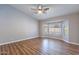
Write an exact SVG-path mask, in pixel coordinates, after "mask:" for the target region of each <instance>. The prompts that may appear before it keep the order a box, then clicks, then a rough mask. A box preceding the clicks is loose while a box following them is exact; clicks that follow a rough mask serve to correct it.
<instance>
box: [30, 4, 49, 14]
mask: <svg viewBox="0 0 79 59" xmlns="http://www.w3.org/2000/svg"><path fill="white" fill-rule="evenodd" d="M31 9H32V10H33V11H34V13H35V14H42V13H46V11H47V10H49V8H45V7H44V6H43V5H41V4H39V5H37V7H36V8H31Z"/></svg>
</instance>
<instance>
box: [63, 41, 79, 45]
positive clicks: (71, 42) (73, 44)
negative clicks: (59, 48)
mask: <svg viewBox="0 0 79 59" xmlns="http://www.w3.org/2000/svg"><path fill="white" fill-rule="evenodd" d="M64 42H66V43H69V44H73V45H79V43H74V42H68V41H64Z"/></svg>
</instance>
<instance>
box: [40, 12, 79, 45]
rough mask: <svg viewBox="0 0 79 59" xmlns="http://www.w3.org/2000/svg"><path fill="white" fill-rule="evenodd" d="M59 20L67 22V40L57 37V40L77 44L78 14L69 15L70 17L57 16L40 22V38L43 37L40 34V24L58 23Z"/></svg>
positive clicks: (78, 36) (78, 38)
mask: <svg viewBox="0 0 79 59" xmlns="http://www.w3.org/2000/svg"><path fill="white" fill-rule="evenodd" d="M60 20H63V21H64V20H68V21H69V39H66V40H64V38H63V37H61V36H60V37H57V38H59V39H63V40H64V41H66V42H71V43H75V44H79V14H78V13H75V14H70V15H65V16H59V17H54V18H50V19H48V20H44V21H40V27H41V29H40V36H43V32H42V30H43V29H42V24H44V23H46V22H53V21H60Z"/></svg>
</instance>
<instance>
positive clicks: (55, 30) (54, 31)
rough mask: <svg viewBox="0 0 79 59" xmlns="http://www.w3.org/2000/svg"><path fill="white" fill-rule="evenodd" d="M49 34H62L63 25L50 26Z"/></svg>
mask: <svg viewBox="0 0 79 59" xmlns="http://www.w3.org/2000/svg"><path fill="white" fill-rule="evenodd" d="M49 34H61V23H54V24H49Z"/></svg>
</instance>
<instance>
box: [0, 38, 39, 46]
mask: <svg viewBox="0 0 79 59" xmlns="http://www.w3.org/2000/svg"><path fill="white" fill-rule="evenodd" d="M34 38H38V37H31V38H25V39H20V40H15V41H10V42H6V43H1V44H0V45H5V44H10V43H15V42H20V41H23V40H29V39H34Z"/></svg>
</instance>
